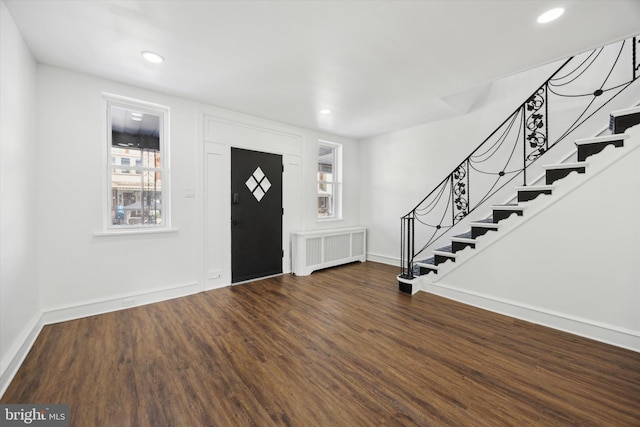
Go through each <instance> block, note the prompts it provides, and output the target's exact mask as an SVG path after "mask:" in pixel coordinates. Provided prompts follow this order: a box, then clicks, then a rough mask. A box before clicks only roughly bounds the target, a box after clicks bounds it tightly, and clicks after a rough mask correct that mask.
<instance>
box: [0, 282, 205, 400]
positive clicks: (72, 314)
mask: <svg viewBox="0 0 640 427" xmlns="http://www.w3.org/2000/svg"><path fill="white" fill-rule="evenodd" d="M200 291H202V287H201V286H200V284H198V283H197V282H193V283H187V284H181V285H176V286H171V287H167V288H159V289H154V290H150V291H147V292H144V293H138V294H130V295H121V296H118V297H114V298H107V299H101V300H93V301H86V302H84V303H81V304H74V305H68V306H60V307H54V308H50V309H47V310H44V311H41V312H39V313H37V314H35V315H34V316H33V318H32V319H31V320H30V322H29V323H28V324H27V325H26V326H25V328H24V330H23V333H22V334H21V335H20V337H19V338H18V339H17V340H16V341H15V343H14V344H13V346H12V348H11V350H10V351H9V353H8V354H7V356H5V357H4V358H3V360H2V365H1V370H0V397H2V396H3V395H4V393H5V391H6V390H7V388H8V387H9V384H11V381H12V380H13V377H14V376H15V375H16V373H17V372H18V369H20V366H21V365H22V362H24V359H25V358H26V357H27V354H28V353H29V350H31V347H32V346H33V344H34V343H35V341H36V339H37V338H38V335H39V334H40V331H41V330H42V328H43V327H44V326H46V325H51V324H54V323H59V322H66V321H68V320H75V319H81V318H83V317H89V316H95V315H98V314H104V313H109V312H112V311H118V310H126V309H129V308H132V307H138V306H141V305H146V304H152V303H155V302H161V301H167V300H170V299H174V298H180V297H184V296H188V295H192V294H195V293H198V292H200Z"/></svg>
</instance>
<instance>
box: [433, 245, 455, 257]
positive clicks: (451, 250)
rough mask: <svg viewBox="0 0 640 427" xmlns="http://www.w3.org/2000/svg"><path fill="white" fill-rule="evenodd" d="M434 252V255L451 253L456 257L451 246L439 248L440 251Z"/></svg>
mask: <svg viewBox="0 0 640 427" xmlns="http://www.w3.org/2000/svg"><path fill="white" fill-rule="evenodd" d="M433 252H434V253H435V252H447V253H450V254H451V255H454V256H455V254H454V253H453V247H452V246H451V245H448V246H443V247H441V248H438V249H436V250H434V251H433Z"/></svg>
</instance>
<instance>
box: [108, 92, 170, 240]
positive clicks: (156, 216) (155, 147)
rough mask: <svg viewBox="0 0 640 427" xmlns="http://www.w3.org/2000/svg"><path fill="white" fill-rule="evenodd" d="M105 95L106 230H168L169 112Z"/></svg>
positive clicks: (148, 104)
mask: <svg viewBox="0 0 640 427" xmlns="http://www.w3.org/2000/svg"><path fill="white" fill-rule="evenodd" d="M105 97H106V99H107V127H108V129H107V151H108V153H107V156H106V158H107V159H110V163H109V164H108V165H107V185H106V188H107V195H106V197H107V199H108V203H107V206H108V208H107V212H106V220H105V224H106V229H108V230H120V229H132V228H142V227H146V228H169V227H170V221H169V209H168V208H169V195H168V188H169V162H168V153H169V141H168V134H169V133H168V124H169V109H168V108H167V107H163V106H160V105H156V104H150V103H147V102H142V101H136V100H131V99H128V98H120V97H116V96H107V95H105Z"/></svg>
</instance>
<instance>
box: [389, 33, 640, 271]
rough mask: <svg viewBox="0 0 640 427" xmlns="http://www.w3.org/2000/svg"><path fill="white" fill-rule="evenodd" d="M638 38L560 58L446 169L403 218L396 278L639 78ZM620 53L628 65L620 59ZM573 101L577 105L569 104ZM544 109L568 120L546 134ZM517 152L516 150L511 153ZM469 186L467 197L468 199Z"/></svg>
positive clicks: (547, 129) (558, 117) (547, 123)
mask: <svg viewBox="0 0 640 427" xmlns="http://www.w3.org/2000/svg"><path fill="white" fill-rule="evenodd" d="M638 44H640V38H638V36H634V37H632V38H629V39H626V40H622V41H620V42H617V43H614V44H610V45H607V46H603V47H600V48H597V49H594V50H593V51H591V52H587V53H584V54H581V55H576V56H572V57H570V58H569V59H567V60H566V61H565V62H564V63H563V64H562V65H561V66H560V67H559V68H558V69H557V70H556V71H555V72H554V73H553V74H552V75H551V76H550V77H549V78H548V79H547V80H545V81H544V83H542V84H541V85H540V86H539V87H538V88H537V89H536V90H535V91H534V92H533V93H532V94H531V95H530V96H529V97H528V98H527V99H526V100H525V101H524V102H523V103H522V104H520V105H519V106H518V107H517V108H516V109H515V111H514V112H513V113H512V114H510V115H509V116H508V117H507V118H506V119H505V120H504V121H503V122H502V123H501V124H500V125H499V126H498V127H497V128H496V129H495V130H494V131H493V132H491V134H490V135H489V136H488V137H487V138H485V139H484V140H483V141H482V143H480V144H479V145H478V146H477V147H476V148H475V149H474V150H473V151H472V152H471V153H470V154H469V155H468V156H467V157H465V158H464V160H462V162H460V163H459V164H458V166H457V167H456V168H455V169H454V170H453V171H452V172H451V173H450V174H449V175H447V176H446V177H445V178H444V179H443V180H442V181H440V183H439V184H438V185H437V186H436V187H435V188H434V189H433V190H431V191H430V192H429V193H428V194H427V195H426V196H425V197H424V198H423V199H422V200H421V201H420V202H419V203H418V204H417V205H416V206H415V207H414V208H413V209H412V210H410V211H409V212H408V213H407V214H406V215H404V216H402V217H401V250H400V261H401V266H402V272H401V274H400V277H403V278H405V279H412V278H413V264H414V261H415V259H416V257H417V256H418V255H420V254H421V253H422V252H423V251H425V250H426V249H427V248H429V247H430V246H431V245H432V244H433V243H435V242H436V241H437V240H438V239H440V238H441V237H443V236H444V235H446V234H447V233H448V232H449V231H450V230H451V229H452V228H453V227H454V226H455V225H456V224H458V223H459V222H460V221H462V220H463V219H464V218H465V217H467V216H468V215H469V214H470V213H472V212H473V211H475V210H476V209H477V208H478V207H480V206H481V205H483V204H484V203H485V202H487V201H488V200H489V199H490V198H491V197H492V196H493V195H495V194H496V193H497V192H498V191H500V190H501V189H503V188H504V187H505V186H506V185H507V184H509V183H510V182H512V181H513V180H514V179H515V178H517V177H518V176H520V175H522V177H523V185H525V186H526V185H527V169H528V168H529V167H531V166H532V165H533V164H534V163H535V162H536V161H537V160H538V159H539V158H541V157H542V156H544V155H545V154H546V153H548V152H549V150H551V149H552V148H553V147H555V146H557V145H559V143H560V142H562V141H563V140H565V139H566V138H567V137H568V136H569V135H571V134H572V133H573V132H574V131H576V129H578V128H580V127H581V126H583V125H584V124H585V123H586V122H588V121H589V120H590V119H591V118H592V117H594V115H595V114H596V113H597V112H599V111H600V110H601V109H602V108H603V107H604V106H606V105H608V104H609V103H610V102H611V101H612V100H613V99H614V98H616V97H617V96H618V95H619V94H620V93H622V92H623V91H624V90H625V89H627V88H628V87H629V86H630V85H631V84H632V83H633V82H635V81H636V80H637V79H638V77H640V63H639V62H640V58H638V55H636V51H637V50H638ZM627 55H628V57H629V58H630V62H631V65H632V66H631V67H628V65H627V64H628V63H627V62H626V61H624V60H622V59H621V58H626V57H627ZM629 68H630V69H631V71H632V72H631V76H629V73H628V71H629ZM561 72H562V73H561ZM594 84H595V86H594ZM576 103H579V104H580V105H578V106H574V105H573V104H576ZM550 104H553V105H556V104H557V105H558V106H559V107H558V108H557V111H554V110H553V109H551V110H550ZM560 107H562V108H560ZM569 107H571V108H569ZM568 110H570V112H571V116H570V117H569V116H568V113H567V111H568ZM551 114H553V118H554V120H555V119H556V118H557V119H558V120H557V121H554V122H553V123H554V125H555V124H556V123H558V122H560V121H562V120H564V121H565V122H568V123H570V124H569V126H568V127H566V128H559V127H558V129H559V130H558V131H556V130H555V129H554V131H553V132H550V129H549V116H550V115H551ZM520 146H521V147H520ZM520 150H521V153H522V154H521V156H520V154H518V155H516V152H520ZM472 175H473V180H472ZM472 184H473V190H474V199H472V198H471V189H472ZM477 194H479V196H477ZM445 195H446V197H445ZM416 227H420V228H421V229H425V230H426V232H427V234H426V239H425V241H424V242H423V243H421V244H420V245H418V247H416V231H417V229H416ZM421 231H422V230H421ZM429 233H431V235H430V236H429Z"/></svg>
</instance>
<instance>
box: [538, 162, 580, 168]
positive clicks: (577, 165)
mask: <svg viewBox="0 0 640 427" xmlns="http://www.w3.org/2000/svg"><path fill="white" fill-rule="evenodd" d="M587 166H589V163H587V162H575V163H558V164H555V165H544V166H542V169H576V168H585V167H587Z"/></svg>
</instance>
